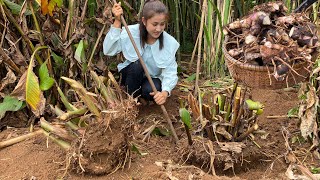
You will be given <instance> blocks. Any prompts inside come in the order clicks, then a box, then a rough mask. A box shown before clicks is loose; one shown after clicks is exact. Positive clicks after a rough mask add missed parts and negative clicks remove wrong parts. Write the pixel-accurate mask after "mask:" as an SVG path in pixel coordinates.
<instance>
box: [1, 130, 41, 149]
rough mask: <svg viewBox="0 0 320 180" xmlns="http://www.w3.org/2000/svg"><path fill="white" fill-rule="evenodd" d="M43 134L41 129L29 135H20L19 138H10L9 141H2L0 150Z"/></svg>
mask: <svg viewBox="0 0 320 180" xmlns="http://www.w3.org/2000/svg"><path fill="white" fill-rule="evenodd" d="M42 132H43V130H42V129H40V130H38V131H35V132H32V133H29V134H25V135H22V136H19V137H16V138H12V139H9V140H6V141H2V142H0V149H1V148H5V147H8V146H11V145H13V144H16V143H19V142H21V141H24V140H26V139H28V138H32V137H34V136H36V135H38V134H41V133H42Z"/></svg>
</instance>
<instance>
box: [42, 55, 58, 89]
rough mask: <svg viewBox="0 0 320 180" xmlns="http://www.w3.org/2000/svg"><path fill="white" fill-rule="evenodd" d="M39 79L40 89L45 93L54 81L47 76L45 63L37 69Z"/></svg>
mask: <svg viewBox="0 0 320 180" xmlns="http://www.w3.org/2000/svg"><path fill="white" fill-rule="evenodd" d="M39 77H40V89H41V90H42V91H46V90H48V89H50V88H51V87H52V86H53V84H54V79H53V78H52V77H50V76H49V71H48V68H47V61H46V62H44V63H43V64H42V65H41V66H40V68H39Z"/></svg>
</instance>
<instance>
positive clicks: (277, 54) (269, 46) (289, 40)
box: [224, 2, 319, 81]
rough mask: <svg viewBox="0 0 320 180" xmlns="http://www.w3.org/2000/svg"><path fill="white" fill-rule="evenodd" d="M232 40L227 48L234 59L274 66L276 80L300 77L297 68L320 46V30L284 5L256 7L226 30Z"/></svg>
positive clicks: (308, 63) (274, 3) (309, 61)
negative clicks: (291, 76) (318, 34)
mask: <svg viewBox="0 0 320 180" xmlns="http://www.w3.org/2000/svg"><path fill="white" fill-rule="evenodd" d="M224 34H225V35H227V37H228V39H227V42H226V49H227V51H228V54H229V55H230V56H231V57H233V58H234V59H236V60H238V61H240V62H242V63H248V64H252V65H257V66H272V67H273V69H274V72H270V73H272V74H273V76H274V77H275V79H276V80H278V81H279V80H284V79H285V77H286V76H287V75H288V73H289V72H290V73H292V74H295V75H298V76H305V77H307V76H308V75H306V74H298V73H297V72H296V71H295V70H294V66H295V65H296V64H300V63H307V66H306V68H307V69H309V68H310V67H311V66H312V57H313V56H315V55H316V54H317V52H316V51H317V47H318V46H319V42H318V37H317V30H316V26H315V24H313V23H312V22H311V21H310V19H309V18H308V16H307V15H306V14H304V13H291V14H288V13H287V8H286V7H285V6H284V5H283V3H282V2H268V3H265V4H261V5H259V6H256V7H255V8H254V9H253V10H252V11H251V12H250V14H249V15H247V16H245V17H243V18H242V19H240V20H236V21H234V22H232V23H230V24H228V25H226V26H225V27H224Z"/></svg>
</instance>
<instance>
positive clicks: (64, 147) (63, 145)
mask: <svg viewBox="0 0 320 180" xmlns="http://www.w3.org/2000/svg"><path fill="white" fill-rule="evenodd" d="M42 132H43V134H44V135H45V136H47V137H48V138H50V139H51V140H52V141H53V142H55V143H56V144H58V145H59V146H60V147H62V148H63V149H64V150H66V151H68V150H69V149H70V148H71V145H70V144H69V143H67V142H65V141H63V140H61V139H58V138H55V137H53V136H50V133H48V132H47V131H42Z"/></svg>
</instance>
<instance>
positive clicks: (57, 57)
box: [51, 51, 64, 67]
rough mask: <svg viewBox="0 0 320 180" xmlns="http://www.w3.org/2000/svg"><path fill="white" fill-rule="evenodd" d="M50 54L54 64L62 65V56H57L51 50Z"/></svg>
mask: <svg viewBox="0 0 320 180" xmlns="http://www.w3.org/2000/svg"><path fill="white" fill-rule="evenodd" d="M51 55H52V58H53V60H54V62H55V64H56V65H57V66H58V67H60V66H63V65H64V62H63V59H62V57H60V56H58V55H57V54H55V53H54V52H53V51H51Z"/></svg>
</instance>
